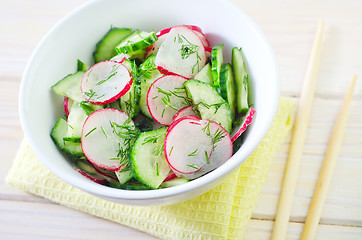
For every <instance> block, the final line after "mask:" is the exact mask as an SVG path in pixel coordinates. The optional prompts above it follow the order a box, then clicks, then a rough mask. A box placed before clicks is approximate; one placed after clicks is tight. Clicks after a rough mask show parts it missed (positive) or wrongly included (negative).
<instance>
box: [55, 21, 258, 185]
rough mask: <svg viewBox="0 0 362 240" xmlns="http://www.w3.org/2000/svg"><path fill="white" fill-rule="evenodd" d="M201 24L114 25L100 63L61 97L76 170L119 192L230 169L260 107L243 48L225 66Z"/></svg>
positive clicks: (59, 133) (61, 124) (66, 143)
mask: <svg viewBox="0 0 362 240" xmlns="http://www.w3.org/2000/svg"><path fill="white" fill-rule="evenodd" d="M223 47H224V45H223V44H220V45H216V46H210V44H209V42H208V40H207V38H206V37H205V35H204V33H203V32H202V30H201V29H200V28H199V27H197V26H192V25H178V26H173V27H170V28H167V29H163V30H160V31H159V32H157V33H156V32H154V31H152V32H145V31H139V30H132V29H129V28H116V27H112V28H111V29H110V30H109V31H108V32H107V33H106V34H105V35H104V37H103V38H102V39H101V40H100V41H99V42H98V43H97V45H96V46H95V48H96V50H95V51H94V54H93V56H94V62H95V64H94V65H92V66H87V65H86V64H84V63H83V62H81V61H80V60H78V66H77V68H78V69H77V71H76V72H75V73H72V74H69V75H67V76H65V77H64V78H63V79H61V80H60V81H58V82H57V83H56V84H55V85H54V86H52V90H53V91H54V93H56V94H58V95H60V96H62V97H64V102H63V107H64V114H65V118H59V119H58V120H57V121H56V123H55V126H54V128H53V129H52V131H51V137H52V139H53V140H54V142H55V144H56V145H57V146H58V148H59V149H60V150H61V151H62V152H64V153H65V154H66V155H67V156H68V157H69V159H71V161H72V163H73V164H74V167H75V170H76V171H78V172H79V174H82V175H84V176H85V177H87V178H89V179H90V180H92V181H94V182H96V183H99V184H104V185H107V186H110V187H115V188H121V189H132V190H146V189H158V188H166V187H172V186H176V185H179V184H183V183H186V182H188V181H190V180H193V179H196V178H198V177H200V176H202V175H204V174H207V173H208V172H210V171H212V170H214V169H216V168H218V167H219V166H221V165H222V164H223V163H224V162H226V161H227V160H228V159H229V158H230V157H231V156H232V154H233V152H234V151H236V150H237V149H238V148H239V147H240V144H241V138H239V137H240V136H241V134H242V133H243V132H244V131H245V130H246V128H247V126H248V125H249V124H250V123H251V121H252V118H253V115H254V113H255V110H254V109H253V108H251V107H250V106H249V103H248V74H247V71H246V68H245V64H244V58H243V54H242V51H241V48H238V47H235V48H233V49H232V59H231V62H230V63H224V59H223Z"/></svg>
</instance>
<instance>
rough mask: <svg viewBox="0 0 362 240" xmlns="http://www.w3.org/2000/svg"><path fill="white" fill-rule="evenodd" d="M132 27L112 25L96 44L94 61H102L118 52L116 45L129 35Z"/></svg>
mask: <svg viewBox="0 0 362 240" xmlns="http://www.w3.org/2000/svg"><path fill="white" fill-rule="evenodd" d="M131 33H132V29H130V28H116V27H112V28H111V29H109V31H108V32H107V33H106V34H105V35H104V36H103V38H102V39H101V40H100V41H99V42H98V43H97V44H96V50H95V51H94V53H93V58H94V61H95V62H96V63H97V62H101V61H105V60H109V59H111V58H112V57H113V56H115V55H116V54H117V52H116V50H115V47H116V46H117V45H118V44H119V43H120V42H121V41H122V40H124V39H125V38H127V37H128V36H129V35H131Z"/></svg>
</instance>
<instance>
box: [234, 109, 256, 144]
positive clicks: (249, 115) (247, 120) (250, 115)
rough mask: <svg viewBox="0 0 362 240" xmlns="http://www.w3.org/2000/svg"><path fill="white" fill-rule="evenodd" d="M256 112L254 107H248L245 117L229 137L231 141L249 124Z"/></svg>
mask: <svg viewBox="0 0 362 240" xmlns="http://www.w3.org/2000/svg"><path fill="white" fill-rule="evenodd" d="M255 113H256V111H255V109H253V108H250V109H249V111H248V112H247V113H246V116H245V119H244V121H243V122H242V124H241V126H239V127H240V128H239V129H238V130H237V132H236V133H234V134H233V136H232V137H231V141H232V142H234V141H235V140H236V139H237V138H238V137H240V135H241V134H242V133H243V132H244V131H245V130H246V128H247V127H248V126H249V125H250V123H251V122H252V120H253V116H254V114H255Z"/></svg>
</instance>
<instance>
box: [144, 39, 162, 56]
mask: <svg viewBox="0 0 362 240" xmlns="http://www.w3.org/2000/svg"><path fill="white" fill-rule="evenodd" d="M166 36H167V35H161V36H159V37H158V39H157V41H156V42H155V43H154V44H152V45H151V46H148V47H147V48H146V56H145V57H146V58H147V57H148V56H150V55H151V54H157V52H158V50H159V49H160V47H161V45H162V43H163V42H164V41H165V39H166V38H167V37H166Z"/></svg>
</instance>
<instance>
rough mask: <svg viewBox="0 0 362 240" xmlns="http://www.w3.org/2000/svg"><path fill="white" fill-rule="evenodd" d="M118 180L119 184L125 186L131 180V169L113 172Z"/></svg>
mask: <svg viewBox="0 0 362 240" xmlns="http://www.w3.org/2000/svg"><path fill="white" fill-rule="evenodd" d="M115 173H116V176H117V178H118V181H119V184H125V183H127V182H128V181H130V180H131V179H132V178H133V175H134V174H133V171H132V169H128V170H127V169H124V170H121V171H118V172H115Z"/></svg>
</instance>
